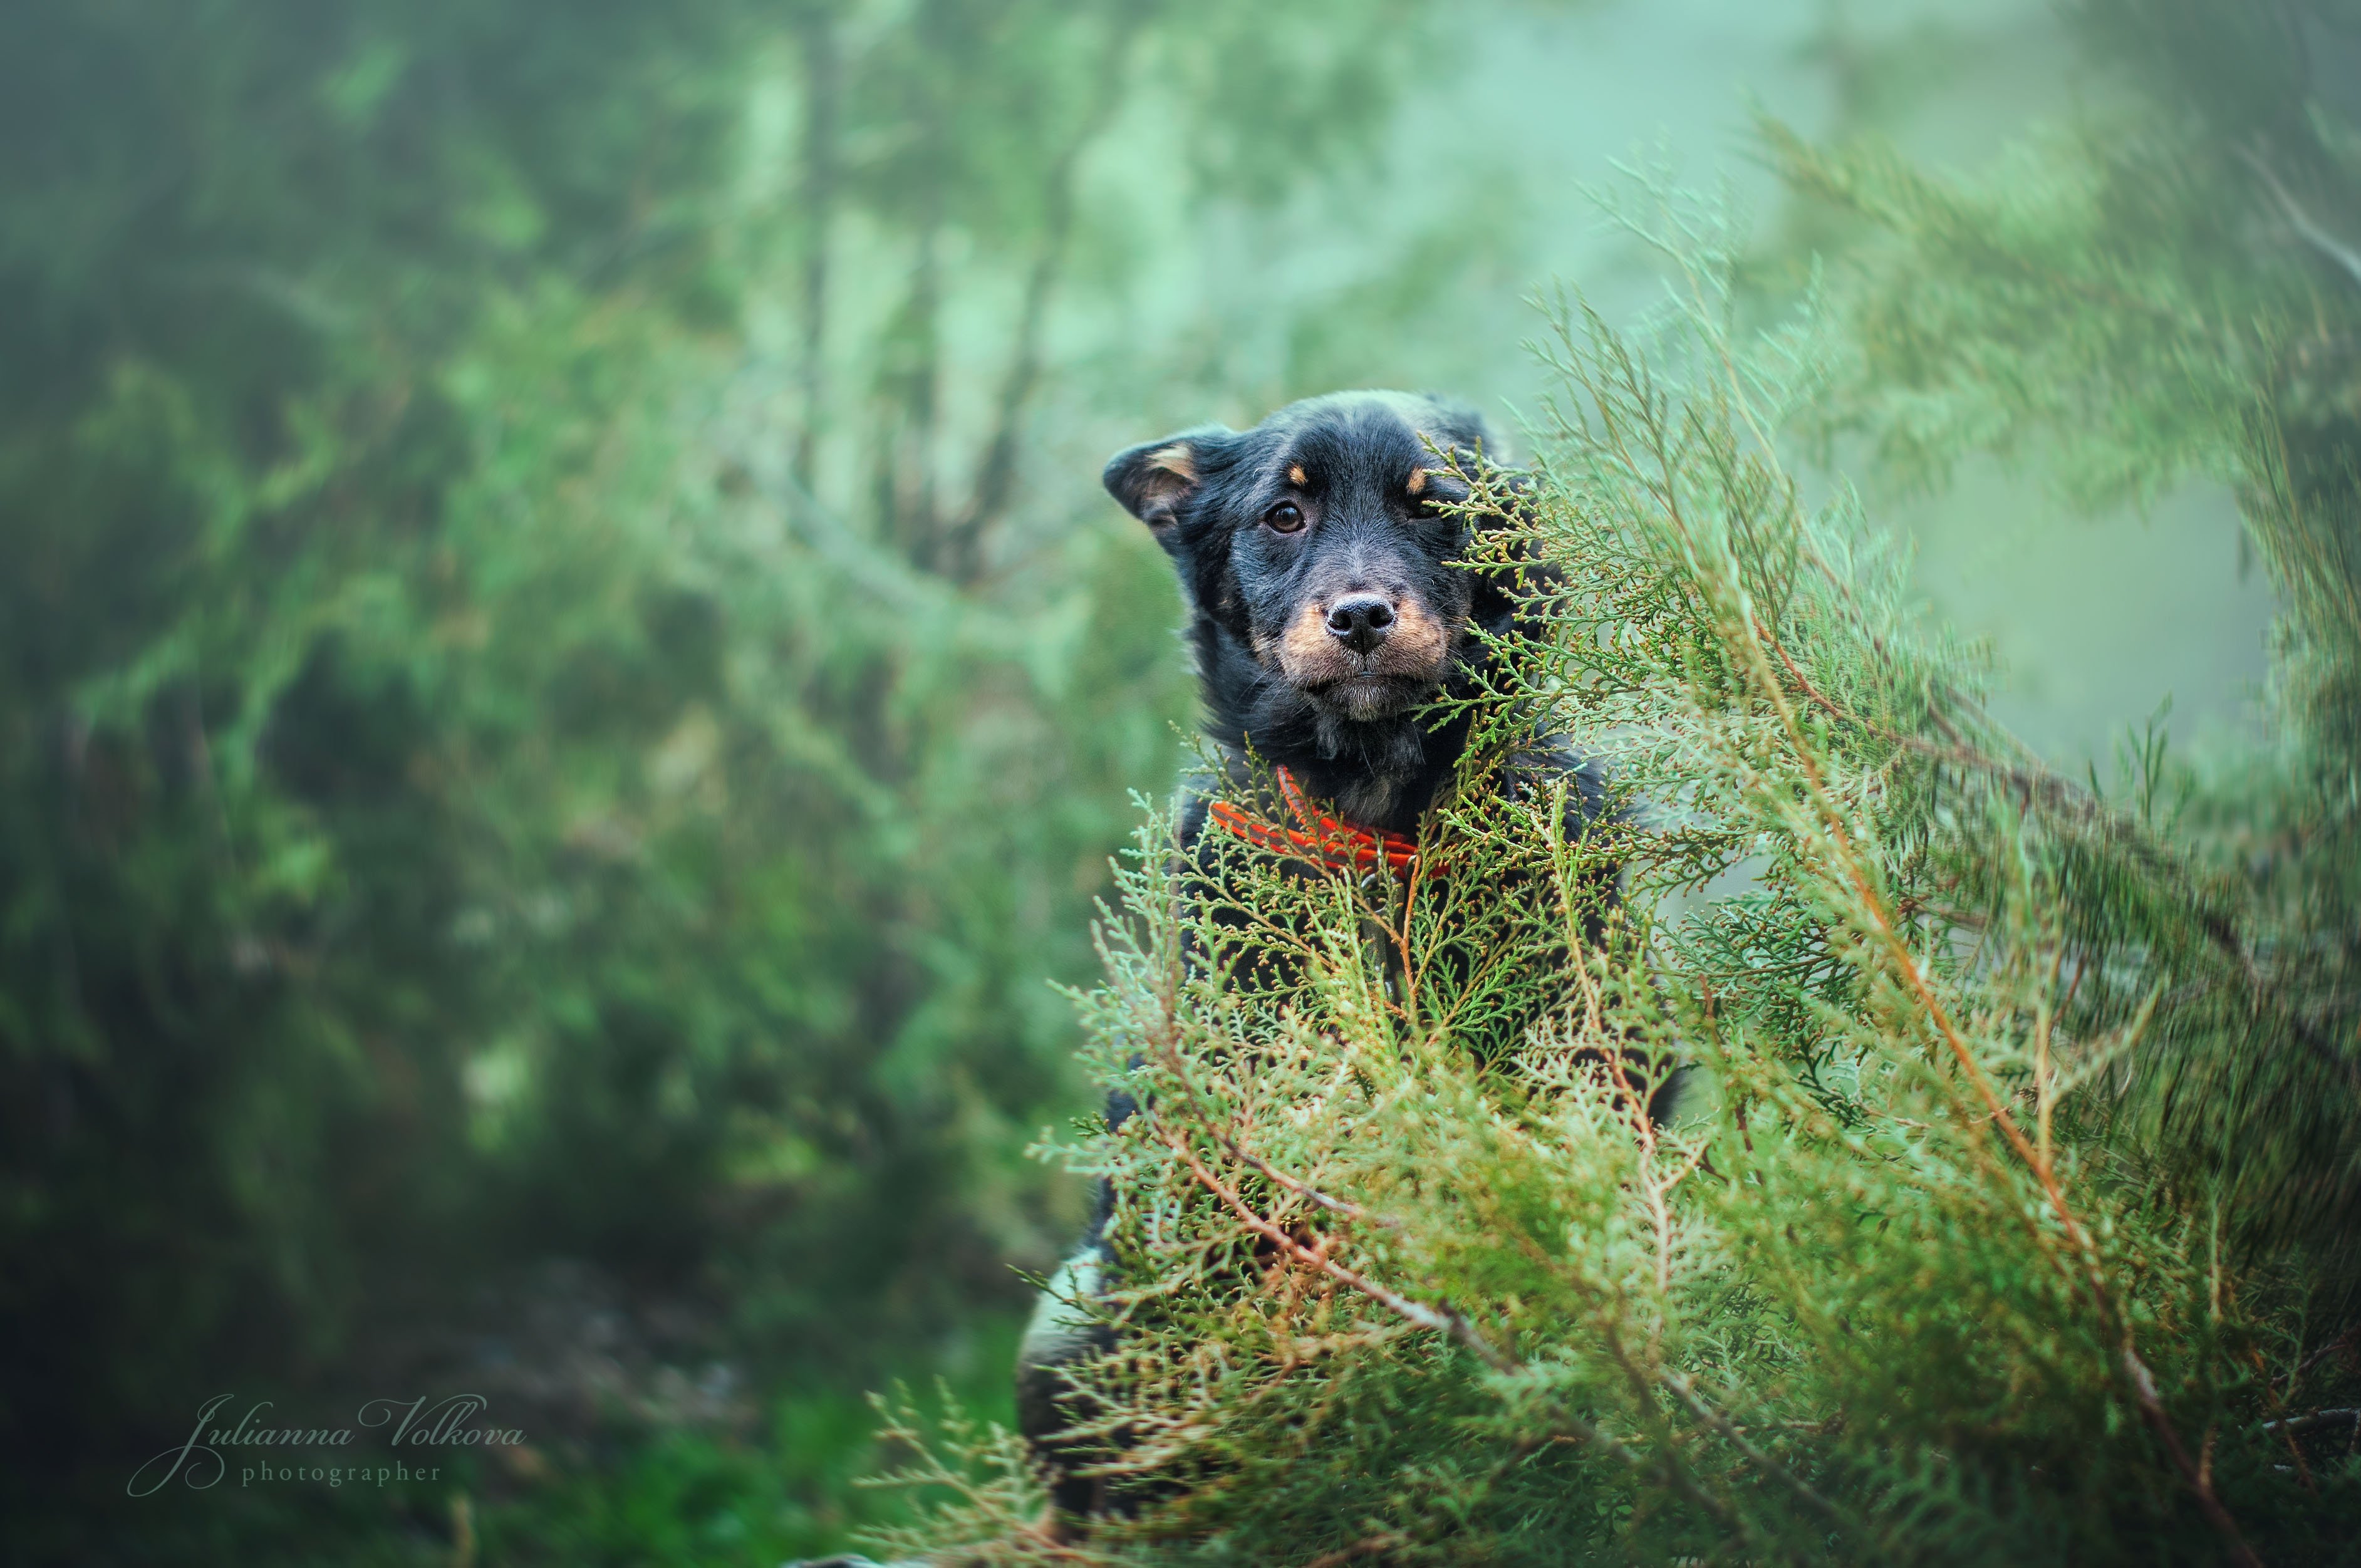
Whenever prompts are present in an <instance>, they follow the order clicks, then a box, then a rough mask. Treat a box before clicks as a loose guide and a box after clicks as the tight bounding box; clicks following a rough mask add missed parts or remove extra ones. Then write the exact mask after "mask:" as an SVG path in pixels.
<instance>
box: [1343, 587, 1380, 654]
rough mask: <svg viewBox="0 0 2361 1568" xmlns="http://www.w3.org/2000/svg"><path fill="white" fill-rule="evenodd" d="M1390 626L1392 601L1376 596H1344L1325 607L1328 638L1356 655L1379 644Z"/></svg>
mask: <svg viewBox="0 0 2361 1568" xmlns="http://www.w3.org/2000/svg"><path fill="white" fill-rule="evenodd" d="M1393 624H1394V607H1393V601H1391V600H1390V599H1386V598H1379V597H1378V595H1376V594H1346V595H1345V597H1344V598H1340V599H1338V600H1337V601H1336V602H1335V603H1334V604H1332V605H1330V606H1329V607H1328V635H1329V636H1331V637H1334V638H1335V639H1336V640H1337V641H1340V642H1342V643H1344V644H1345V647H1347V648H1350V649H1351V650H1352V651H1353V652H1356V653H1366V652H1368V651H1369V650H1370V649H1372V648H1375V647H1376V646H1377V645H1378V643H1380V642H1383V641H1385V640H1386V633H1387V632H1388V631H1389V630H1392V629H1393Z"/></svg>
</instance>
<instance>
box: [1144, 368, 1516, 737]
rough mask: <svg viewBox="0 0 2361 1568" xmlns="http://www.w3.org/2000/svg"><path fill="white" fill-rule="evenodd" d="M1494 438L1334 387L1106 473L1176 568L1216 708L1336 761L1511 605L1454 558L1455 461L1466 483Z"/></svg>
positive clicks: (1449, 406) (1436, 413)
mask: <svg viewBox="0 0 2361 1568" xmlns="http://www.w3.org/2000/svg"><path fill="white" fill-rule="evenodd" d="M1484 444H1485V429H1484V423H1483V421H1482V419H1481V417H1480V416H1478V415H1477V413H1476V412H1475V411H1473V410H1470V409H1467V408H1465V407H1462V406H1460V405H1457V404H1454V403H1448V402H1444V401H1441V400H1436V399H1433V398H1428V397H1422V396H1413V395H1411V394H1407V393H1401V392H1335V393H1332V394H1330V395H1328V396H1326V397H1321V398H1310V399H1306V400H1304V401H1302V402H1299V403H1290V405H1288V406H1287V407H1286V408H1283V409H1281V410H1279V411H1278V412H1277V413H1274V414H1272V415H1271V416H1270V417H1269V418H1268V419H1266V420H1264V421H1263V422H1261V423H1260V424H1258V425H1256V426H1255V427H1254V428H1253V429H1252V430H1248V431H1243V432H1239V431H1232V430H1228V429H1225V428H1224V427H1221V426H1207V427H1204V428H1202V429H1198V430H1191V431H1184V432H1182V433H1180V434H1177V435H1170V436H1167V437H1165V438H1164V439H1163V440H1161V441H1149V442H1144V443H1142V444H1139V445H1137V446H1134V447H1132V448H1130V449H1129V450H1127V451H1125V452H1121V453H1118V454H1116V455H1115V459H1114V460H1113V461H1112V462H1110V463H1109V464H1108V465H1107V467H1106V475H1105V479H1106V488H1107V489H1108V490H1109V491H1110V492H1112V493H1113V494H1114V496H1115V499H1117V500H1119V501H1121V502H1122V503H1123V504H1124V506H1125V507H1126V509H1128V510H1130V512H1131V513H1132V515H1133V516H1135V517H1137V518H1138V519H1139V520H1140V521H1143V522H1145V523H1147V524H1148V527H1149V528H1151V529H1153V530H1154V531H1155V532H1156V535H1157V537H1158V539H1159V541H1160V542H1161V543H1163V545H1164V548H1165V549H1166V551H1167V552H1169V553H1170V554H1171V556H1172V558H1173V562H1174V564H1175V565H1176V566H1177V567H1178V568H1179V569H1180V582H1181V587H1182V589H1183V591H1184V592H1185V593H1186V594H1187V596H1188V598H1189V600H1190V607H1191V610H1192V612H1193V613H1194V617H1195V622H1196V624H1195V628H1194V630H1195V636H1196V641H1197V644H1198V662H1199V667H1200V671H1201V673H1202V674H1203V675H1204V677H1205V681H1206V685H1207V691H1208V696H1209V697H1210V698H1211V699H1212V700H1213V703H1214V705H1215V707H1216V709H1217V711H1219V710H1223V709H1227V710H1229V711H1228V713H1227V714H1226V715H1225V717H1227V718H1230V719H1231V721H1232V722H1234V723H1235V724H1236V726H1237V727H1238V728H1240V729H1245V730H1246V731H1248V732H1249V733H1253V732H1255V731H1256V730H1257V729H1258V728H1268V727H1269V726H1271V725H1273V724H1276V725H1278V726H1279V727H1280V728H1288V727H1289V725H1290V720H1292V721H1294V723H1293V727H1294V728H1297V729H1308V730H1310V731H1312V732H1313V733H1314V734H1316V736H1317V742H1318V745H1319V749H1320V750H1321V751H1323V752H1324V753H1326V754H1328V755H1331V756H1334V755H1337V754H1338V753H1339V752H1341V751H1347V750H1355V751H1372V749H1373V748H1372V747H1371V744H1370V742H1371V741H1373V740H1378V737H1377V736H1376V735H1374V734H1371V733H1369V731H1371V730H1379V731H1382V730H1390V729H1395V728H1397V727H1398V725H1397V721H1399V720H1400V718H1402V716H1404V715H1405V714H1406V713H1407V712H1408V711H1409V710H1411V709H1412V708H1414V707H1417V706H1418V705H1420V704H1422V703H1423V702H1425V701H1427V700H1429V699H1431V698H1432V697H1433V696H1435V695H1437V694H1438V693H1439V692H1440V691H1442V690H1443V689H1444V688H1445V687H1446V686H1447V685H1449V684H1450V682H1451V677H1452V675H1453V674H1454V673H1455V670H1456V669H1457V668H1458V667H1459V665H1460V663H1461V662H1462V660H1463V659H1464V658H1465V657H1466V655H1467V653H1468V652H1469V644H1470V638H1469V630H1470V627H1471V623H1478V622H1481V623H1489V622H1491V621H1493V620H1495V618H1496V617H1498V616H1499V615H1501V614H1502V613H1503V612H1504V611H1505V609H1506V605H1505V600H1503V599H1502V598H1501V597H1500V595H1499V592H1498V590H1497V589H1495V588H1493V587H1492V586H1491V585H1490V584H1488V582H1487V581H1486V580H1485V579H1484V578H1482V577H1481V576H1478V575H1477V574H1475V573H1472V572H1470V571H1468V570H1466V568H1465V567H1463V566H1461V565H1458V564H1457V563H1458V561H1459V560H1460V558H1461V556H1462V555H1463V554H1464V552H1465V550H1466V543H1467V523H1466V520H1465V518H1464V517H1463V516H1461V515H1459V514H1456V513H1454V512H1453V511H1451V510H1449V508H1450V507H1451V505H1452V503H1454V502H1456V501H1461V500H1464V499H1466V486H1465V484H1464V483H1463V482H1462V481H1461V480H1460V479H1459V478H1458V477H1456V476H1455V474H1454V473H1453V472H1452V469H1453V466H1454V464H1455V461H1456V464H1457V466H1460V467H1461V468H1463V469H1466V470H1470V471H1472V469H1473V467H1474V466H1475V465H1476V463H1477V461H1478V454H1479V452H1480V450H1481V448H1482V447H1483V445H1484ZM1493 629H1494V630H1498V628H1497V627H1494V628H1493ZM1258 720H1259V724H1258V722H1257V721H1258ZM1307 720H1308V721H1309V722H1308V724H1307V723H1306V722H1304V721H1307ZM1356 732H1358V733H1356ZM1257 740H1262V737H1261V736H1259V735H1257ZM1356 741H1357V742H1358V743H1357V744H1356ZM1375 749H1376V750H1384V749H1387V748H1385V747H1384V746H1382V744H1381V745H1379V746H1378V747H1377V748H1375ZM1397 749H1398V748H1397ZM1373 760H1374V758H1373Z"/></svg>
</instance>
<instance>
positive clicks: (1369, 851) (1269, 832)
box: [1207, 768, 1443, 879]
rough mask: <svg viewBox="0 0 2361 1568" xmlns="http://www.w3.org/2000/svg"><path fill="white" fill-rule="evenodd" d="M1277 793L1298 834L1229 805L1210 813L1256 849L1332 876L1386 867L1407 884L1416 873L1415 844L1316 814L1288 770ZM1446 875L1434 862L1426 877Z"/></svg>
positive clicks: (1216, 803)
mask: <svg viewBox="0 0 2361 1568" xmlns="http://www.w3.org/2000/svg"><path fill="white" fill-rule="evenodd" d="M1279 794H1280V795H1284V796H1285V797H1286V799H1287V806H1288V809H1289V810H1290V811H1291V812H1293V813H1294V814H1295V819H1296V821H1297V822H1298V823H1299V824H1300V825H1301V826H1300V828H1290V827H1287V826H1286V825H1285V824H1283V823H1276V822H1266V821H1264V820H1263V819H1262V818H1261V817H1257V816H1254V815H1253V814H1251V813H1249V812H1246V811H1242V810H1240V809H1239V808H1238V807H1236V806H1232V805H1231V804H1230V803H1229V802H1228V801H1226V800H1217V801H1214V802H1213V804H1212V805H1211V806H1208V807H1207V809H1208V810H1210V811H1211V812H1212V813H1213V819H1214V820H1215V821H1217V822H1219V823H1220V824H1221V825H1222V826H1223V827H1224V828H1228V829H1229V830H1230V831H1231V832H1233V833H1235V834H1236V835H1237V836H1238V837H1239V838H1241V839H1245V840H1246V842H1247V843H1249V844H1252V845H1254V846H1255V847H1256V848H1257V849H1263V850H1271V851H1272V852H1273V853H1276V854H1281V855H1287V856H1290V857H1291V858H1293V859H1296V860H1308V861H1317V862H1318V863H1319V864H1321V865H1323V866H1325V867H1326V868H1327V869H1328V870H1330V871H1332V872H1350V871H1364V870H1367V871H1374V870H1376V869H1377V868H1378V866H1380V865H1382V866H1384V867H1385V868H1386V869H1387V870H1388V871H1390V872H1393V873H1394V874H1395V875H1396V876H1399V877H1403V878H1405V879H1406V878H1408V877H1410V876H1411V875H1412V874H1414V873H1415V872H1417V870H1418V840H1417V839H1410V838H1405V837H1403V836H1402V835H1401V834H1400V833H1381V832H1379V831H1378V830H1377V829H1376V828H1362V827H1358V826H1356V825H1355V824H1353V823H1350V822H1339V821H1337V820H1336V819H1335V818H1334V817H1325V816H1323V815H1321V814H1320V813H1318V812H1315V811H1313V810H1312V804H1311V802H1309V801H1308V800H1306V799H1305V798H1304V796H1303V786H1302V785H1301V784H1297V783H1296V782H1295V775H1294V774H1293V773H1290V772H1288V771H1287V770H1286V769H1285V768H1281V769H1279ZM1442 870H1443V868H1442V866H1441V864H1440V863H1439V862H1430V863H1429V865H1428V866H1427V867H1426V874H1427V875H1428V876H1430V877H1432V876H1435V875H1438V874H1440V873H1441V872H1442Z"/></svg>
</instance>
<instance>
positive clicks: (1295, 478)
mask: <svg viewBox="0 0 2361 1568" xmlns="http://www.w3.org/2000/svg"><path fill="white" fill-rule="evenodd" d="M1287 482H1288V483H1289V484H1290V485H1293V486H1294V487H1295V488H1297V489H1299V490H1300V489H1301V488H1303V487H1304V486H1306V485H1308V484H1310V483H1311V482H1312V481H1311V479H1310V477H1308V476H1306V475H1305V473H1304V472H1303V465H1302V464H1301V463H1290V464H1289V465H1288V468H1287Z"/></svg>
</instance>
